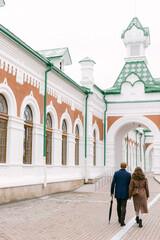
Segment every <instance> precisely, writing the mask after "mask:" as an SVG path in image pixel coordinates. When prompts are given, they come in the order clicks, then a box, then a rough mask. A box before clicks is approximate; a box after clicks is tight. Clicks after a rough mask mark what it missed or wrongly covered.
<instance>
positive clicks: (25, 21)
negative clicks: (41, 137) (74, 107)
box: [0, 0, 160, 89]
mask: <svg viewBox="0 0 160 240" xmlns="http://www.w3.org/2000/svg"><path fill="white" fill-rule="evenodd" d="M5 3H6V5H5V7H1V8H0V23H1V24H2V25H3V26H4V27H6V28H8V29H9V30H10V31H11V32H13V33H14V34H15V35H16V36H18V37H19V38H20V39H21V40H23V41H24V42H25V43H26V44H28V45H29V46H30V47H32V48H33V49H34V50H42V49H53V48H63V47H68V49H69V52H70V55H71V59H72V65H71V66H66V67H65V72H66V73H67V74H68V75H69V76H70V77H71V78H72V79H73V80H75V81H76V82H78V83H80V77H81V73H80V64H79V63H78V62H79V61H80V60H82V59H83V58H85V57H89V58H91V59H93V60H94V61H95V62H96V64H95V67H94V82H95V84H96V85H98V86H99V87H100V88H101V89H106V88H108V87H111V86H112V85H113V84H114V82H115V81H116V79H117V77H118V75H119V73H120V71H121V70H122V68H123V65H124V63H125V62H124V58H125V57H126V49H125V46H124V44H123V41H122V39H121V33H122V31H123V30H125V29H126V28H127V27H128V25H129V23H130V22H131V20H132V18H133V17H135V16H136V17H138V19H139V20H140V22H141V24H142V26H143V27H149V29H150V37H151V45H150V46H149V48H148V49H147V50H146V57H147V60H148V67H149V69H150V71H151V74H152V75H153V77H160V13H159V12H160V0H152V1H151V0H137V3H136V8H135V0H27V1H26V0H5Z"/></svg>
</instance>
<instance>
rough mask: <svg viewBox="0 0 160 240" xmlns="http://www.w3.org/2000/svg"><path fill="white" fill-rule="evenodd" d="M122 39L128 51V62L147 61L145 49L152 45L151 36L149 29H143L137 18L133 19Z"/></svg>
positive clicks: (126, 59)
mask: <svg viewBox="0 0 160 240" xmlns="http://www.w3.org/2000/svg"><path fill="white" fill-rule="evenodd" d="M121 38H122V39H123V42H124V44H125V47H126V49H127V58H125V61H126V62H135V61H145V62H146V63H147V60H146V57H145V49H146V48H148V46H149V44H150V34H149V28H148V27H142V24H141V23H140V21H139V20H138V18H137V17H135V18H133V19H132V21H131V23H130V24H129V26H128V27H127V29H126V30H124V31H123V33H122V35H121Z"/></svg>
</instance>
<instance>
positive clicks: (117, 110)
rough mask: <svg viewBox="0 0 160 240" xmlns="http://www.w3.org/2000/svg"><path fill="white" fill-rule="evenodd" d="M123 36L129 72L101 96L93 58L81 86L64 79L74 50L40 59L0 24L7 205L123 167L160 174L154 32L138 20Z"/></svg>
mask: <svg viewBox="0 0 160 240" xmlns="http://www.w3.org/2000/svg"><path fill="white" fill-rule="evenodd" d="M121 37H122V39H123V41H124V44H125V46H126V49H127V57H126V58H125V64H124V67H123V68H122V70H121V72H120V74H119V76H118V78H117V79H116V81H115V83H114V85H113V87H112V88H109V89H103V90H101V89H100V88H99V87H98V86H96V85H95V84H94V64H95V62H94V61H93V60H92V59H90V58H88V57H86V58H84V59H83V60H81V61H80V62H79V63H80V65H81V75H82V77H81V85H79V84H77V83H76V82H75V81H74V80H72V79H71V78H70V77H69V76H67V75H66V74H65V73H64V67H65V66H66V65H70V64H71V63H72V61H71V57H70V54H69V50H68V48H60V49H49V50H41V51H38V52H37V51H35V50H33V49H32V48H30V47H29V46H28V45H27V44H26V43H24V42H23V41H22V40H21V39H19V38H18V37H17V36H15V35H14V34H13V33H11V32H10V31H9V30H7V29H6V28H5V27H3V26H2V25H0V43H1V44H0V173H1V174H0V195H1V202H7V201H10V200H16V199H23V198H28V197H37V196H42V195H46V194H51V193H54V192H59V191H67V190H73V189H75V188H77V187H79V186H81V185H82V184H83V183H84V182H86V183H87V182H94V180H95V178H96V177H97V176H100V175H102V174H107V175H110V174H112V173H113V171H114V170H115V169H118V168H119V165H120V162H121V161H124V160H125V161H126V162H127V163H128V169H129V170H130V171H133V169H134V168H135V166H141V167H142V168H143V169H144V171H153V172H154V173H155V174H160V131H159V130H160V112H159V109H160V81H159V79H154V78H153V76H152V75H151V72H150V71H149V69H148V66H147V59H146V57H145V48H147V47H148V46H149V44H150V34H149V29H148V28H144V27H142V25H141V23H140V22H139V20H138V18H133V20H132V21H131V23H130V24H129V26H128V28H127V29H126V30H125V31H124V32H123V33H122V36H121ZM45 86H47V102H46V125H45V126H46V137H45V135H44V132H45V131H44V109H45V106H44V95H45ZM44 153H45V154H44Z"/></svg>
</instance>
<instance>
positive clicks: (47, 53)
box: [38, 48, 72, 65]
mask: <svg viewBox="0 0 160 240" xmlns="http://www.w3.org/2000/svg"><path fill="white" fill-rule="evenodd" d="M38 52H39V53H40V54H42V55H43V56H44V57H46V58H48V59H52V58H60V57H63V56H64V55H67V57H68V58H67V62H66V65H70V64H71V63H72V60H71V56H70V54H69V50H68V48H55V49H46V50H40V51H38Z"/></svg>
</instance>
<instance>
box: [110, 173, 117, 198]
mask: <svg viewBox="0 0 160 240" xmlns="http://www.w3.org/2000/svg"><path fill="white" fill-rule="evenodd" d="M115 183H116V173H115V174H114V176H113V180H112V183H111V196H112V197H113V195H114V187H115Z"/></svg>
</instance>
